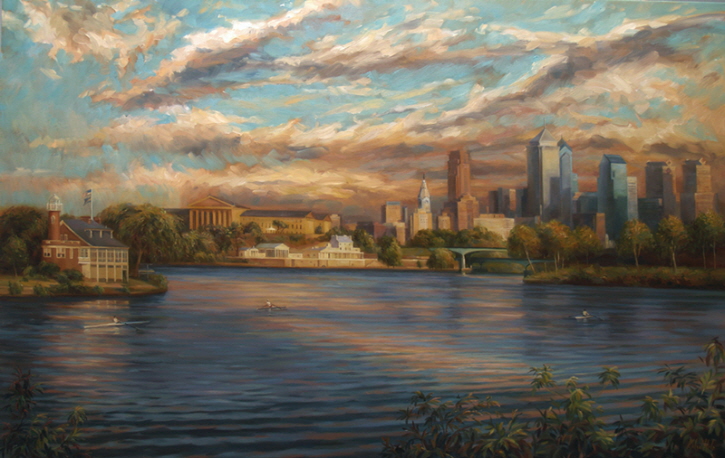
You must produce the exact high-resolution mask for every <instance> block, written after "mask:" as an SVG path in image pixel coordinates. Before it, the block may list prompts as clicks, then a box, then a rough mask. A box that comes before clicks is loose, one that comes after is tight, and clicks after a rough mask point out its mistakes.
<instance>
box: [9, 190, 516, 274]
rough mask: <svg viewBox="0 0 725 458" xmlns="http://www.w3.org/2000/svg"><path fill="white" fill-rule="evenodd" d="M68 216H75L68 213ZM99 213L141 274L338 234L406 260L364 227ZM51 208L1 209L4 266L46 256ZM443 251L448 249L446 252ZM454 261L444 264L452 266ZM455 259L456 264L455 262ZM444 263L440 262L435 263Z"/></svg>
mask: <svg viewBox="0 0 725 458" xmlns="http://www.w3.org/2000/svg"><path fill="white" fill-rule="evenodd" d="M62 218H74V216H73V215H63V216H62ZM98 218H99V220H100V222H101V223H102V224H104V225H106V226H108V227H109V228H111V229H113V231H114V237H116V239H118V240H120V241H121V242H123V243H125V244H126V245H128V246H129V248H130V258H129V261H130V265H131V275H132V276H136V275H138V271H139V267H140V265H141V264H142V263H175V262H189V263H210V262H216V261H220V260H223V259H224V258H225V257H226V256H228V255H229V254H236V253H238V251H239V249H240V248H242V247H251V246H254V245H256V244H259V243H261V242H284V243H286V244H288V245H289V246H290V247H292V248H299V247H304V246H308V245H309V244H310V243H311V242H312V243H316V242H325V241H329V240H330V239H331V237H332V236H333V235H348V236H350V237H351V238H352V240H353V243H354V244H355V246H357V247H359V248H360V249H362V250H363V251H364V252H365V253H370V254H377V256H378V258H379V259H380V261H381V262H383V263H384V264H386V265H388V266H399V265H401V263H402V258H403V253H402V247H401V246H400V245H399V244H398V241H397V240H396V239H395V238H394V237H390V236H384V237H381V238H380V239H378V240H375V239H374V238H373V236H372V235H370V234H369V233H368V232H366V231H365V230H363V229H356V230H353V231H349V230H346V229H343V228H334V229H332V230H330V231H328V232H327V233H323V232H322V229H321V228H318V235H317V237H315V238H314V239H313V240H310V239H307V238H305V237H304V236H302V235H299V234H289V233H287V231H288V228H287V225H286V224H285V223H284V221H275V224H274V225H275V228H276V231H275V233H274V234H265V233H264V232H263V230H262V228H261V227H260V226H259V225H258V224H257V223H254V222H252V223H249V224H246V225H240V224H238V223H232V224H231V225H229V226H227V227H225V226H206V227H202V228H200V229H197V230H188V228H186V227H185V225H184V224H183V223H182V221H181V219H180V218H178V217H177V216H175V215H173V214H171V213H168V212H166V211H165V210H163V209H162V208H159V207H156V206H154V205H150V204H141V205H135V204H129V203H124V204H118V205H113V206H110V207H107V208H106V209H105V210H103V211H102V212H101V213H100V214H99V215H98ZM47 234H48V218H47V212H45V211H44V210H41V209H39V208H36V207H30V206H14V207H9V208H7V209H5V210H4V211H2V213H1V214H0V243H1V244H2V253H1V254H2V258H1V259H0V270H2V271H4V272H9V273H12V274H14V275H16V276H17V275H18V274H19V273H22V272H23V271H27V269H28V268H37V266H39V265H40V263H41V262H42V241H43V240H44V239H45V238H47ZM410 246H411V247H418V248H428V249H432V250H435V249H437V248H440V247H469V246H486V247H488V246H497V247H503V246H505V242H504V240H503V239H502V238H501V237H500V236H498V235H496V234H494V233H492V232H490V231H487V230H485V229H481V228H476V229H473V230H470V231H469V230H464V231H459V232H453V231H449V230H435V231H429V230H425V231H420V232H419V233H418V234H417V235H416V236H415V237H414V238H413V239H412V240H411V242H410ZM441 256H443V254H441ZM449 261H450V262H446V263H443V265H442V266H441V267H442V268H445V267H452V264H453V261H452V258H451V259H450V260H449ZM449 264H450V265H449ZM433 267H438V264H435V265H433Z"/></svg>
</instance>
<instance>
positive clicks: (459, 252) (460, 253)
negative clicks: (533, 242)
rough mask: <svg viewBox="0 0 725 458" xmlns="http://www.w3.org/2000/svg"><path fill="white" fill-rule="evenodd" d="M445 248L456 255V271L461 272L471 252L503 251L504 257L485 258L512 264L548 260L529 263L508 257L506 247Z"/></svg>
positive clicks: (526, 260) (525, 260)
mask: <svg viewBox="0 0 725 458" xmlns="http://www.w3.org/2000/svg"><path fill="white" fill-rule="evenodd" d="M446 250H448V251H450V252H452V253H454V254H455V255H456V260H458V272H460V273H463V272H464V271H465V269H466V255H467V254H471V253H505V254H506V257H501V258H498V257H496V258H487V260H488V259H490V260H491V261H505V262H511V263H514V264H521V265H524V266H529V265H530V264H541V263H546V262H548V261H546V260H538V259H537V260H534V259H532V260H531V262H530V263H529V260H528V259H517V258H509V257H508V250H507V249H506V248H446Z"/></svg>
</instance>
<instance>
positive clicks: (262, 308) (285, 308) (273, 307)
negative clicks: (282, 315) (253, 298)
mask: <svg viewBox="0 0 725 458" xmlns="http://www.w3.org/2000/svg"><path fill="white" fill-rule="evenodd" d="M257 310H287V307H284V306H283V307H280V306H278V305H273V306H272V307H267V306H266V305H265V306H262V307H259V308H258V309H257Z"/></svg>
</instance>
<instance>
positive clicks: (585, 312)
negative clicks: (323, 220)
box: [582, 310, 591, 316]
mask: <svg viewBox="0 0 725 458" xmlns="http://www.w3.org/2000/svg"><path fill="white" fill-rule="evenodd" d="M582 316H591V315H590V314H589V312H587V311H586V310H584V311H582Z"/></svg>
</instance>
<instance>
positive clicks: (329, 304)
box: [0, 268, 725, 457]
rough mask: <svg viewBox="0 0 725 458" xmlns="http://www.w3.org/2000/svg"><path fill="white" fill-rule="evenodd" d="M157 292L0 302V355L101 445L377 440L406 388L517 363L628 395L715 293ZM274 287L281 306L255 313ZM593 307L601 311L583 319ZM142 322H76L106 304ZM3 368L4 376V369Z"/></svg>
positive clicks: (212, 283) (237, 278) (465, 379)
mask: <svg viewBox="0 0 725 458" xmlns="http://www.w3.org/2000/svg"><path fill="white" fill-rule="evenodd" d="M165 273H166V274H167V275H169V279H170V285H171V290H170V291H169V293H168V294H166V295H165V296H161V297H149V298H139V299H133V300H130V301H129V300H122V301H112V300H108V301H107V300H88V301H65V302H47V303H40V304H28V303H20V302H18V303H13V302H8V303H5V304H3V307H0V319H1V320H2V322H1V323H0V344H1V345H2V353H0V361H2V364H3V367H10V366H12V365H15V364H21V365H23V366H24V367H33V368H34V370H35V372H37V373H39V374H40V375H41V377H42V381H43V382H44V383H45V384H46V385H47V386H52V387H53V388H54V389H55V390H57V391H58V392H60V393H63V397H61V398H60V399H59V404H58V405H57V406H55V405H54V407H57V408H58V409H67V408H69V407H70V406H72V405H75V404H83V405H84V406H85V407H86V408H87V409H88V410H89V412H91V423H90V425H91V426H90V428H91V430H90V433H91V435H90V437H89V440H90V442H91V443H92V444H93V445H94V447H97V448H98V450H96V452H95V453H94V455H95V456H100V457H103V456H189V454H194V453H197V454H200V455H203V456H238V455H239V453H240V450H243V451H244V452H245V454H247V455H251V454H257V455H260V456H269V457H291V456H314V457H318V456H334V457H344V456H352V457H358V456H359V457H362V456H371V455H374V454H375V453H376V452H377V451H378V450H379V448H380V446H379V444H380V437H381V436H382V435H384V434H388V433H390V432H391V431H396V430H398V429H399V427H398V424H397V422H396V421H395V418H396V416H397V413H396V412H397V410H398V409H399V408H402V407H404V405H405V404H406V403H407V400H408V399H409V397H410V393H411V392H412V391H415V390H425V391H434V392H436V393H440V394H459V393H465V392H470V391H476V392H484V393H490V394H496V397H497V399H499V400H502V401H504V402H505V403H506V404H507V406H510V407H512V408H513V407H515V406H517V405H522V404H525V403H526V402H528V400H529V398H528V397H527V396H528V394H527V393H526V392H527V387H528V382H529V374H528V368H529V367H530V366H534V365H536V366H540V365H542V364H544V363H546V364H550V365H552V366H553V367H554V369H555V371H556V372H557V373H558V374H561V376H562V377H567V376H569V375H579V376H581V378H582V380H583V381H594V380H595V379H596V373H597V371H598V370H599V368H600V367H601V366H605V365H617V366H619V367H620V369H621V371H622V375H623V384H624V386H625V388H623V389H622V390H620V391H619V392H617V393H615V394H614V395H612V399H613V400H615V401H616V402H618V403H620V404H621V405H631V401H632V399H634V398H636V397H637V395H638V394H639V393H643V392H647V391H651V390H652V389H653V386H655V385H658V383H659V379H658V377H657V375H656V373H655V371H656V369H657V368H659V367H660V366H661V364H662V363H663V362H666V361H672V360H679V361H686V362H689V361H692V360H693V359H694V358H695V357H696V356H698V355H699V353H700V349H701V345H702V344H703V343H704V342H705V340H706V339H707V338H709V337H712V336H715V335H719V334H720V331H721V326H720V324H719V323H722V322H723V314H724V313H725V312H723V311H722V310H721V309H720V307H718V304H720V303H722V299H723V298H724V297H725V296H724V295H723V294H722V293H713V292H688V291H669V290H644V289H617V288H612V289H592V288H583V287H562V288H552V287H543V286H524V285H522V284H521V281H520V278H516V277H495V276H484V277H477V276H466V277H462V276H457V275H450V274H439V273H432V272H413V273H408V272H395V271H369V272H349V271H347V272H343V271H327V270H319V271H316V270H292V269H289V270H269V269H222V268H220V269H194V268H189V269H168V270H167V271H165ZM267 299H270V300H271V301H272V302H273V303H275V304H277V305H283V306H286V307H288V309H287V310H286V311H279V312H278V311H275V312H273V313H270V312H269V311H266V310H262V311H260V310H257V308H258V307H259V306H261V305H262V304H263V303H264V302H265V301H266V300H267ZM583 308H586V309H587V310H589V311H590V313H592V314H595V315H597V316H601V317H602V318H603V319H602V320H601V321H600V320H592V321H589V322H582V323H580V322H577V321H576V320H573V319H572V318H571V316H572V315H576V314H578V313H580V312H581V310H582V309H583ZM114 315H116V316H118V317H119V318H122V319H125V320H139V321H150V323H149V324H148V325H144V326H143V328H142V329H141V330H135V329H132V328H129V327H125V326H124V327H120V328H107V329H92V330H91V329H85V330H84V329H83V326H85V325H89V324H97V323H103V322H108V321H109V320H110V319H111V317H112V316H114ZM3 375H7V376H8V377H9V375H10V374H9V372H8V373H7V374H0V376H3Z"/></svg>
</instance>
